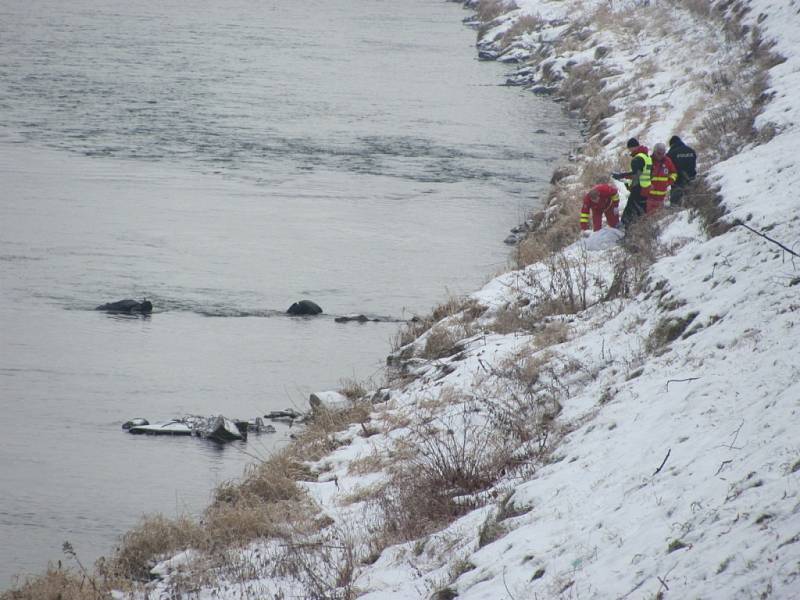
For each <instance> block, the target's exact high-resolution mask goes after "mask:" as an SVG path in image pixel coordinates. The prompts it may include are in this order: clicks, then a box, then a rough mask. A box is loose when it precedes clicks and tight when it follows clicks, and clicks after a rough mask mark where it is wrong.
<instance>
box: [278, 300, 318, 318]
mask: <svg viewBox="0 0 800 600" xmlns="http://www.w3.org/2000/svg"><path fill="white" fill-rule="evenodd" d="M286 312H287V313H289V314H290V315H318V314H320V313H321V312H322V308H320V306H319V304H317V303H316V302H312V301H311V300H300V302H295V303H294V304H292V305H291V306H290V307H289V310H287V311H286Z"/></svg>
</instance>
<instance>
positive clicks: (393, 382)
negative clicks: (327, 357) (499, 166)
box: [116, 0, 800, 600]
mask: <svg viewBox="0 0 800 600" xmlns="http://www.w3.org/2000/svg"><path fill="white" fill-rule="evenodd" d="M517 4H518V5H519V8H518V9H516V10H513V11H511V12H507V11H501V10H497V11H495V13H491V12H490V11H488V7H489V3H483V4H482V7H483V9H484V10H482V11H481V13H482V14H483V16H484V18H485V19H486V18H494V20H492V21H491V22H484V24H483V25H482V26H481V38H480V40H481V41H480V42H479V49H480V50H481V52H483V53H484V54H485V55H492V56H497V57H499V59H501V60H502V59H513V60H515V61H517V62H518V64H519V66H520V67H521V68H520V70H519V72H518V73H517V74H516V75H515V76H514V77H513V79H514V81H516V82H517V83H524V84H526V85H529V86H534V87H538V88H541V89H545V88H552V89H553V90H556V91H555V94H556V95H562V96H563V98H564V102H565V104H566V105H567V106H568V107H569V108H571V109H573V110H581V111H583V114H584V115H585V116H586V118H587V144H586V146H585V152H584V153H583V154H582V155H580V156H573V157H570V161H569V164H568V165H566V168H565V170H564V171H563V172H562V173H561V175H560V178H559V181H558V182H557V183H556V184H555V186H554V190H553V194H552V197H551V204H550V206H549V207H548V208H547V209H546V210H545V211H544V212H543V214H542V215H540V219H539V220H540V221H542V222H543V223H544V226H543V227H544V228H543V229H539V230H537V231H536V232H534V233H533V234H532V237H531V238H529V240H528V241H527V242H525V243H523V244H522V245H521V246H520V252H519V253H518V259H519V265H520V268H518V269H516V270H513V271H511V272H509V273H506V274H503V275H501V276H499V277H497V278H495V279H493V280H492V281H491V282H489V283H488V284H487V285H486V286H485V287H484V288H483V289H481V290H479V291H477V292H475V293H474V294H473V295H472V296H471V297H469V298H465V299H456V300H453V301H452V302H449V303H448V304H446V305H443V306H442V307H439V309H437V311H435V312H434V315H433V316H432V318H431V319H430V320H422V321H420V322H418V323H415V324H412V325H411V326H410V327H409V328H408V329H407V330H406V331H405V332H404V335H403V336H400V338H399V341H398V348H397V349H396V350H395V352H393V354H392V356H391V357H390V363H391V365H392V366H391V368H390V370H389V376H388V381H387V382H386V385H382V386H381V389H380V390H378V392H377V393H376V392H375V391H374V390H361V389H358V388H357V387H354V389H351V390H348V392H349V393H350V396H352V397H353V398H354V399H355V401H354V408H353V409H351V410H350V411H349V413H348V414H347V415H344V416H342V417H341V418H342V419H346V420H347V421H349V422H351V423H353V424H352V425H350V426H349V427H348V426H345V425H342V423H343V421H341V420H340V421H336V419H335V418H334V416H332V415H325V414H321V415H320V416H319V417H318V423H317V424H316V425H314V426H311V427H310V428H309V430H307V431H306V432H305V434H304V435H303V436H302V437H301V438H300V439H299V440H298V447H297V449H295V453H294V454H290V455H284V456H282V457H279V458H276V460H274V461H272V462H270V463H265V464H264V465H262V466H261V467H260V468H259V470H258V471H257V472H255V473H253V474H252V476H251V479H250V480H248V481H249V482H248V481H245V483H243V485H242V486H241V487H239V488H236V489H229V490H222V491H221V492H220V494H219V495H218V498H217V502H216V503H215V507H212V510H211V511H210V513H209V516H208V523H211V524H214V523H216V524H217V526H219V524H220V523H223V522H224V523H228V527H229V528H228V529H226V530H225V531H228V532H231V528H234V527H240V526H242V525H243V523H245V524H247V527H249V528H259V529H260V531H259V533H258V536H257V537H258V538H259V539H256V540H255V541H251V542H247V543H244V544H240V545H238V546H237V545H236V544H234V546H233V547H234V548H235V549H234V550H226V551H224V552H220V551H219V548H218V547H217V548H215V547H214V546H215V545H216V544H207V543H206V544H205V545H203V548H205V549H206V550H205V551H203V552H200V551H194V550H191V551H187V552H181V553H180V554H177V555H174V556H173V557H172V558H170V559H168V560H166V561H163V562H161V563H159V564H158V566H156V567H155V569H154V570H153V573H155V574H156V575H158V577H159V578H158V579H157V580H156V581H154V582H152V583H150V584H148V585H147V589H148V593H149V594H150V596H149V597H162V595H163V597H181V598H203V599H210V598H224V599H228V600H233V599H240V598H295V597H296V598H352V597H356V596H358V597H363V598H372V599H375V600H386V599H389V598H396V599H398V600H399V599H403V600H406V599H410V598H431V597H433V598H438V599H444V598H455V597H458V598H465V599H497V598H509V599H512V600H520V599H534V598H538V599H547V598H582V599H583V598H598V599H599V598H603V599H605V598H670V597H674V598H686V597H692V598H708V599H717V598H725V599H729V598H786V599H789V598H795V597H797V590H798V589H800V444H798V438H797V431H798V426H799V425H800V416H799V414H798V413H799V411H800V360H798V358H797V340H798V315H800V297H799V296H798V290H800V264H798V262H797V261H800V258H798V257H797V255H796V253H797V252H798V251H800V245H798V244H797V241H798V240H797V231H798V226H797V221H798V217H797V216H796V215H795V214H794V211H793V205H794V204H796V201H795V200H794V197H793V194H792V189H791V188H792V186H793V185H794V183H795V181H796V180H797V174H796V172H797V166H796V164H795V162H796V158H795V155H794V152H793V150H794V149H795V148H796V147H798V145H800V130H799V129H798V118H799V117H800V101H798V100H797V97H798V95H797V94H798V91H799V90H800V55H798V54H797V51H796V48H798V47H800V39H798V38H800V32H798V28H797V27H796V25H797V24H798V22H800V16H798V11H799V10H800V7H797V6H795V5H794V4H795V3H794V2H774V1H771V0H750V1H745V0H742V1H741V2H738V3H733V2H711V3H706V2H699V1H696V0H675V1H666V0H651V1H650V2H643V1H634V0H629V1H618V2H613V3H611V2H607V1H600V0H583V1H582V2H576V3H572V4H567V3H564V2H560V1H555V0H553V1H548V0H517ZM495 17H496V18H495ZM509 32H510V33H509ZM529 61H530V62H529ZM753 118H754V120H753ZM673 134H679V135H681V136H682V137H683V138H684V139H685V140H687V141H688V142H689V143H690V144H691V145H693V146H695V147H696V148H697V149H698V151H699V152H700V154H701V169H702V170H703V171H704V172H705V173H706V175H707V177H706V180H707V184H706V185H704V186H702V187H700V188H699V189H698V190H697V191H696V192H695V197H694V198H693V199H692V200H691V201H690V203H689V204H690V205H692V206H693V207H694V208H690V209H682V210H678V209H670V210H669V211H667V212H666V213H665V214H664V215H663V216H662V217H661V218H660V219H658V220H657V221H654V220H649V221H647V222H645V223H643V224H642V226H641V227H640V228H639V230H638V231H629V233H628V235H627V236H626V240H625V242H624V243H623V244H622V245H621V246H612V247H607V246H608V245H607V244H602V243H598V242H599V241H600V239H601V238H602V237H603V236H604V234H603V233H602V232H601V233H598V234H594V235H593V236H592V237H591V238H589V240H588V242H574V243H572V241H571V240H572V239H575V238H576V237H577V235H576V234H577V228H578V210H579V207H580V201H579V198H580V196H581V195H582V193H583V192H585V190H586V188H587V186H588V185H589V184H591V183H593V179H594V178H595V177H596V176H597V175H598V174H603V173H605V174H607V173H608V172H610V171H611V170H617V169H618V168H619V167H621V166H624V165H625V163H626V161H627V157H626V155H625V148H624V145H625V141H626V140H627V139H628V138H629V137H631V136H636V137H638V138H639V139H640V140H641V141H642V142H643V143H646V144H647V145H649V146H652V145H653V144H654V143H656V142H659V141H666V140H667V139H668V138H669V136H671V135H673ZM718 199H721V202H722V204H721V206H722V207H724V211H725V214H724V215H722V216H721V218H718V217H720V214H721V213H722V211H721V210H717V206H716V204H717V201H718ZM548 223H550V225H549V228H550V230H552V229H553V228H554V227H557V226H558V225H559V224H561V223H572V224H574V230H573V231H572V232H571V234H570V235H571V236H572V237H571V239H569V240H567V242H566V243H563V244H561V247H558V246H557V245H556V246H554V247H551V248H546V247H543V246H542V244H541V241H542V240H545V239H547V240H548V243H551V244H555V242H554V237H553V236H552V235H551V236H550V237H548V234H546V231H547V230H548V229H547V228H548ZM759 234H761V235H759ZM765 235H766V236H768V238H767V237H764V236H765ZM537 238H538V241H537ZM562 241H563V240H562ZM776 242H779V243H776ZM781 244H782V245H781ZM524 257H533V258H538V260H534V261H533V262H530V264H525V263H527V260H524V259H523V258H524ZM370 411H371V412H370ZM298 459H305V460H304V461H299V460H298ZM287 482H288V483H287ZM282 486H283V487H282ZM256 505H257V510H255V509H253V506H256ZM245 509H247V510H251V512H249V513H247V514H249V515H251V516H252V515H259V516H260V517H259V518H260V519H261V520H260V521H259V520H256V521H249V522H246V521H244V520H243V519H242V518H241V515H242V514H244V513H245V512H246V510H245ZM237 511H238V512H237ZM234 514H237V515H238V516H239V517H240V518H239V519H238V520H234V519H233V518H229V519H228V520H227V521H225V520H224V519H223V518H222V517H221V516H220V515H223V516H225V515H227V516H228V517H230V516H231V515H234ZM264 519H267V520H269V521H270V522H269V523H267V524H266V525H265V521H264ZM151 525H152V524H151ZM145 529H146V528H142V530H140V532H139V533H142V534H143V532H144V531H145ZM167 530H169V531H172V529H170V528H169V527H165V528H164V527H162V529H161V531H162V532H163V531H167ZM234 533H235V532H231V535H232V536H233V534H234ZM244 534H245V532H242V536H240V537H241V538H244ZM134 537H135V536H132V537H129V539H128V548H133V547H134V546H135V544H134V543H133V542H135V541H136V540H135V539H134ZM198 539H199V538H194V541H197V540H198ZM187 540H188V541H187V542H185V543H184V544H183V545H191V543H190V542H191V540H189V538H187ZM218 541H219V540H218ZM227 541H230V540H227ZM143 546H144V544H140V546H139V547H143ZM179 546H181V544H180V543H177V544H173V545H172V546H168V548H171V549H172V550H173V551H174V549H175V548H177V547H179ZM143 564H147V562H146V561H145V562H144V563H143ZM131 594H132V595H133V596H135V597H141V598H143V597H145V595H144V593H143V592H141V591H136V592H132V593H131ZM116 595H117V596H118V597H120V598H121V597H127V595H128V594H127V593H122V592H116Z"/></svg>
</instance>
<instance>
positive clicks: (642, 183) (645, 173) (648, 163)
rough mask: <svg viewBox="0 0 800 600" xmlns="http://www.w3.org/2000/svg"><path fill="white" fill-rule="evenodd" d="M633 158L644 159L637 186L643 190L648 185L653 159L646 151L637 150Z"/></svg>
mask: <svg viewBox="0 0 800 600" xmlns="http://www.w3.org/2000/svg"><path fill="white" fill-rule="evenodd" d="M633 158H641V159H642V160H643V161H644V169H642V172H641V173H639V187H640V188H642V189H643V190H644V189H646V188H649V187H650V172H651V171H652V170H653V159H652V158H650V155H649V154H647V152H639V153H637V154H634V155H633Z"/></svg>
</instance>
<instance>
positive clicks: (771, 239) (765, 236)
mask: <svg viewBox="0 0 800 600" xmlns="http://www.w3.org/2000/svg"><path fill="white" fill-rule="evenodd" d="M737 225H741V226H742V227H744V228H745V229H747V230H748V231H752V232H753V233H755V234H756V235H758V236H761V237H762V238H764V239H765V240H767V241H768V242H772V243H773V244H775V245H776V246H778V247H780V248H782V249H783V250H785V251H786V252H788V253H789V254H791V255H793V256H798V257H800V254H798V253H797V252H795V251H794V250H792V249H791V248H789V247H788V246H784V245H783V244H781V243H780V242H779V241H778V240H776V239H774V238H771V237H769V236H768V235H767V234H766V233H761V232H760V231H758V230H756V229H753V228H752V227H750V226H749V225H745V224H744V223H742V222H741V221H739V222H738V223H737Z"/></svg>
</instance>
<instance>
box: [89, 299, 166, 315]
mask: <svg viewBox="0 0 800 600" xmlns="http://www.w3.org/2000/svg"><path fill="white" fill-rule="evenodd" d="M95 310H104V311H106V312H109V313H126V314H134V313H138V314H142V315H146V314H150V313H151V312H153V303H152V302H150V301H149V300H147V299H146V298H145V299H144V300H142V301H141V302H138V301H136V300H131V299H130V298H127V299H125V300H117V301H116V302H108V303H107V304H101V305H100V306H98V307H97V308H95Z"/></svg>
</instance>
